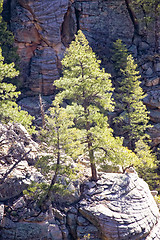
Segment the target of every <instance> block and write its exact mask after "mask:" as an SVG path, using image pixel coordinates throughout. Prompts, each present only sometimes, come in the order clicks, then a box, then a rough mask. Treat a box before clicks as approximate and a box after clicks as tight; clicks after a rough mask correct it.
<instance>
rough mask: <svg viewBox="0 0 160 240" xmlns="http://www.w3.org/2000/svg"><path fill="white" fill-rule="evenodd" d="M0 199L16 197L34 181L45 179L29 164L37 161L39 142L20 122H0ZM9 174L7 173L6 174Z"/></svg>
mask: <svg viewBox="0 0 160 240" xmlns="http://www.w3.org/2000/svg"><path fill="white" fill-rule="evenodd" d="M0 141H1V143H3V145H2V146H3V148H2V147H1V149H0V150H1V151H0V201H5V200H7V199H10V198H14V197H16V196H18V195H19V194H21V193H22V191H23V190H24V189H25V188H26V186H28V185H29V184H30V183H31V182H32V181H37V182H40V181H43V180H44V177H43V176H42V175H41V174H40V173H39V172H37V170H36V169H35V168H34V167H33V166H29V164H32V165H33V163H35V161H36V158H37V154H38V144H37V143H36V142H34V141H33V140H32V139H31V137H30V135H29V134H28V133H27V131H26V130H25V128H24V127H23V126H21V125H19V124H8V125H4V124H2V123H0ZM6 174H7V175H6Z"/></svg>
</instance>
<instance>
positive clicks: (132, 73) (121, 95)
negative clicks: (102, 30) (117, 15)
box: [113, 40, 150, 149]
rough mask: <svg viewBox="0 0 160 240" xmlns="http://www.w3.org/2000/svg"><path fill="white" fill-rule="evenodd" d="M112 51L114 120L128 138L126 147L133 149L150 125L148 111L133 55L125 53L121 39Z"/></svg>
mask: <svg viewBox="0 0 160 240" xmlns="http://www.w3.org/2000/svg"><path fill="white" fill-rule="evenodd" d="M123 50H124V51H123ZM114 52H115V54H114V56H113V61H114V62H115V66H116V67H115V69H116V73H117V76H118V78H117V79H118V82H117V83H116V84H117V85H116V88H117V92H116V93H115V100H116V102H117V106H118V108H119V116H118V117H117V118H116V122H117V123H119V126H120V129H122V130H123V134H125V136H126V137H127V139H128V147H129V148H130V149H134V147H135V142H136V141H138V140H139V139H141V138H142V137H145V131H146V129H147V128H149V127H150V125H149V124H148V121H149V117H148V111H147V109H146V106H145V105H144V104H143V98H144V97H145V94H144V93H143V90H142V88H141V87H140V81H139V79H140V75H139V72H138V71H137V70H136V68H137V64H135V62H134V59H133V57H132V56H131V55H129V53H127V50H126V48H125V47H124V45H123V44H122V42H121V40H117V41H116V42H115V43H114ZM116 56H117V61H116ZM121 56H122V64H121ZM125 58H126V64H125ZM115 79H116V78H115ZM115 81H116V80H115ZM117 127H118V126H117ZM120 132H121V131H120Z"/></svg>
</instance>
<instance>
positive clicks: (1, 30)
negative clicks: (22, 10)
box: [0, 0, 19, 85]
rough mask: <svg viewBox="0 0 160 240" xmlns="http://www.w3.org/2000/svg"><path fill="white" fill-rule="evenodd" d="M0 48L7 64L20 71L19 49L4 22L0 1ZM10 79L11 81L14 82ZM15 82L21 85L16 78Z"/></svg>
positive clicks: (1, 2)
mask: <svg viewBox="0 0 160 240" xmlns="http://www.w3.org/2000/svg"><path fill="white" fill-rule="evenodd" d="M0 4H1V5H0V47H1V49H2V55H3V57H4V62H5V63H8V64H9V63H12V62H14V64H15V68H16V69H17V70H18V69H19V66H18V64H19V55H18V54H17V48H16V47H14V36H13V34H12V32H11V31H9V30H8V26H7V23H6V22H5V21H4V20H3V18H2V16H1V14H2V11H3V0H0ZM5 78H7V77H5ZM12 79H13V77H12V78H9V81H13V80H12ZM14 82H15V83H16V84H17V85H19V82H18V81H17V79H16V78H14Z"/></svg>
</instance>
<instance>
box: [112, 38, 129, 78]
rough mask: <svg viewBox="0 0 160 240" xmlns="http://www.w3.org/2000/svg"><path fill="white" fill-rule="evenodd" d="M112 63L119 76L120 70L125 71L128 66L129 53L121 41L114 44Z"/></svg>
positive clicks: (118, 40)
mask: <svg viewBox="0 0 160 240" xmlns="http://www.w3.org/2000/svg"><path fill="white" fill-rule="evenodd" d="M112 53H113V55H112V61H113V63H114V68H115V70H116V71H117V74H119V75H121V71H120V69H125V68H126V65H127V57H128V51H127V48H126V46H125V45H124V44H123V43H122V40H121V39H117V40H116V42H114V43H113V50H112Z"/></svg>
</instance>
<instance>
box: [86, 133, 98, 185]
mask: <svg viewBox="0 0 160 240" xmlns="http://www.w3.org/2000/svg"><path fill="white" fill-rule="evenodd" d="M88 138H90V137H89V136H88ZM88 151H89V159H90V166H91V173H92V180H93V181H97V170H96V164H95V162H94V152H93V149H92V143H91V142H90V139H89V142H88Z"/></svg>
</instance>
